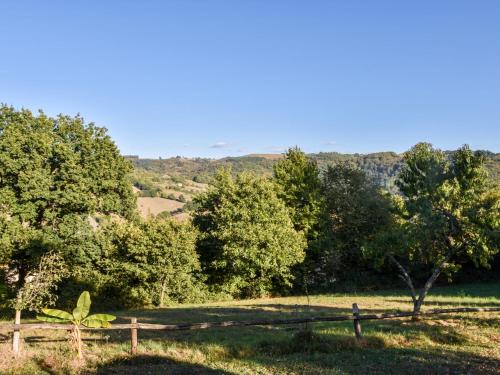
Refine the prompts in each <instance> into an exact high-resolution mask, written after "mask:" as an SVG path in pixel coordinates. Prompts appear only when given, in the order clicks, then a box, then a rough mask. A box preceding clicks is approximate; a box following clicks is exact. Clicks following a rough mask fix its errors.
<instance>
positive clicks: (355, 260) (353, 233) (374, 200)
mask: <svg viewBox="0 0 500 375" xmlns="http://www.w3.org/2000/svg"><path fill="white" fill-rule="evenodd" d="M321 193H322V196H323V204H322V209H321V214H320V228H321V235H320V236H319V237H318V240H317V241H316V242H315V246H314V247H315V252H314V257H313V260H314V262H313V263H314V268H315V270H316V272H315V273H314V278H315V282H316V283H317V284H320V285H323V286H328V285H330V284H331V282H332V281H341V282H342V283H344V284H348V283H354V284H358V283H359V282H362V280H361V279H363V278H366V274H367V273H366V271H367V269H368V268H369V267H368V264H367V263H366V262H365V261H364V259H363V256H362V245H363V243H364V242H365V241H367V240H368V239H370V238H371V237H372V236H373V235H374V234H375V233H377V231H378V230H380V229H381V228H383V227H385V226H386V225H387V222H388V221H389V220H390V202H389V199H388V198H387V195H386V194H384V193H382V192H381V190H380V188H379V187H378V186H377V185H376V184H375V182H374V181H373V180H372V179H371V178H369V177H368V176H367V175H366V173H365V172H364V171H362V170H361V169H359V168H358V167H356V166H354V165H352V164H349V163H339V164H336V165H333V166H328V167H327V169H326V170H325V171H324V173H323V174H322V178H321Z"/></svg>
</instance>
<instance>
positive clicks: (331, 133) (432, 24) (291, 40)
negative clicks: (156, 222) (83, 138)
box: [0, 0, 500, 157]
mask: <svg viewBox="0 0 500 375" xmlns="http://www.w3.org/2000/svg"><path fill="white" fill-rule="evenodd" d="M0 35H1V47H0V102H4V103H7V104H10V105H13V106H15V107H26V108H29V109H32V110H36V109H38V108H42V109H44V110H45V112H47V113H48V114H51V115H53V114H57V113H61V112H62V113H66V114H71V115H74V114H76V113H80V114H81V115H82V116H83V117H84V118H85V119H86V120H88V121H93V122H96V123H97V124H98V125H102V126H106V127H107V128H108V129H109V132H110V134H111V136H112V137H113V139H115V141H116V142H117V144H118V146H119V147H120V149H121V150H122V152H123V153H125V154H138V155H141V156H143V157H158V156H162V157H166V156H175V155H183V156H210V157H220V156H225V155H243V154H248V153H275V152H281V151H282V150H283V149H284V148H285V147H287V146H293V145H299V146H300V147H302V148H303V149H304V150H305V151H307V152H317V151H340V152H360V153H366V152H373V151H382V150H393V151H397V152H401V151H404V150H406V149H408V148H409V147H410V146H411V145H413V144H414V143H416V142H418V141H429V142H432V143H433V144H435V145H436V146H438V147H440V148H444V149H452V148H456V147H458V146H460V145H461V144H463V143H469V144H470V145H471V146H472V147H473V148H481V149H489V150H492V151H496V152H500V1H496V0H493V1H486V0H480V1H475V0H470V1H459V0H450V1H444V0H440V1H435V0H432V1H400V0H394V1H382V0H377V1H371V0H365V1H353V0H349V1H340V0H339V1H336V0H326V1H319V0H311V1H307V0H302V1H292V0H283V1H279V0H227V1H216V0H198V1H190V0H179V1H166V0H165V1H150V0H146V1H139V0H136V1H125V0H122V1H110V0H107V1H89V0H85V1H83V0H82V1H52V0H51V1H23V0H15V1H13V0H12V1H10V0H0Z"/></svg>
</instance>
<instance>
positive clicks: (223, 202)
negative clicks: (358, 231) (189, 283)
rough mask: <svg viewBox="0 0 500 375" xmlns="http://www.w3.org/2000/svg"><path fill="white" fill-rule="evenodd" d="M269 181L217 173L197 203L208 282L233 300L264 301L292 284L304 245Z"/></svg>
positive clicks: (301, 257)
mask: <svg viewBox="0 0 500 375" xmlns="http://www.w3.org/2000/svg"><path fill="white" fill-rule="evenodd" d="M275 189H276V186H275V184H273V182H272V181H270V180H268V179H265V178H258V177H255V176H254V175H252V174H247V173H243V174H239V175H237V176H236V178H235V179H233V178H232V177H231V173H230V172H229V171H227V170H225V171H224V170H222V171H219V173H218V174H217V175H216V177H215V179H214V182H213V185H212V186H211V187H210V188H209V190H208V191H207V192H206V193H204V194H203V195H201V196H200V197H198V198H196V202H197V204H198V208H197V210H196V212H195V214H194V223H195V225H196V226H197V227H198V229H199V230H200V232H201V233H202V237H201V239H200V241H199V245H198V251H199V253H200V257H201V260H202V264H203V267H204V270H205V272H206V273H207V274H208V275H209V282H210V283H211V284H213V285H218V286H220V287H222V290H223V291H225V292H227V293H229V294H231V295H233V296H237V297H248V296H262V295H266V294H269V293H270V292H272V291H275V290H278V289H280V288H283V287H288V286H290V284H291V281H292V279H293V275H292V272H291V267H292V266H294V265H296V264H298V263H300V262H302V260H303V259H304V248H305V246H306V242H305V239H304V235H303V233H302V232H298V231H296V230H295V229H294V226H293V222H292V220H291V219H290V215H289V211H288V210H287V208H286V206H285V204H284V203H283V201H282V200H281V199H279V198H278V197H277V195H276V191H275Z"/></svg>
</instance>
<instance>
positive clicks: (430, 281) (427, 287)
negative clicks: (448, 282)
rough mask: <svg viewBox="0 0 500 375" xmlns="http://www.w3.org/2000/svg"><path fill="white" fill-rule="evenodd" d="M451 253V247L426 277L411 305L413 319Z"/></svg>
mask: <svg viewBox="0 0 500 375" xmlns="http://www.w3.org/2000/svg"><path fill="white" fill-rule="evenodd" d="M453 254H454V251H453V249H450V250H449V251H448V253H447V254H446V256H445V257H444V259H443V260H442V261H441V263H439V265H437V266H436V268H434V271H433V272H432V274H431V276H430V277H429V278H428V279H427V281H426V282H425V284H424V286H423V287H422V289H420V294H419V296H418V299H417V301H416V302H415V305H414V307H413V313H414V314H415V315H414V317H413V318H414V319H416V316H417V315H418V314H419V313H420V309H421V307H422V305H423V303H424V299H425V297H426V296H427V293H429V290H430V289H431V287H432V285H434V282H435V281H436V280H437V278H438V277H439V275H440V274H441V271H442V270H443V267H444V266H445V265H446V263H447V262H448V261H449V260H450V258H451V256H452V255H453Z"/></svg>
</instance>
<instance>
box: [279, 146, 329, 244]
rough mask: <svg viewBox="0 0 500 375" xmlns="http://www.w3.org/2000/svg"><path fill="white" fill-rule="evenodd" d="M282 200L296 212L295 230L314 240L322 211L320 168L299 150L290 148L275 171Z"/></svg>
mask: <svg viewBox="0 0 500 375" xmlns="http://www.w3.org/2000/svg"><path fill="white" fill-rule="evenodd" d="M273 170H274V180H275V181H276V183H277V185H278V187H279V188H280V189H279V190H278V197H280V198H281V199H283V201H284V202H285V204H286V205H287V207H289V208H290V210H291V212H292V221H293V223H294V226H295V229H296V230H298V231H303V232H304V233H306V235H309V237H312V238H314V236H315V233H311V232H313V229H314V227H315V225H316V223H317V219H318V212H319V207H320V195H319V190H320V181H319V171H318V166H317V164H316V162H315V161H314V160H311V159H309V158H308V157H307V156H306V154H305V153H304V152H303V151H301V150H300V149H299V148H298V147H295V148H290V149H289V150H288V151H287V152H286V154H285V157H284V158H283V159H281V160H279V161H278V162H277V163H276V164H275V165H274V167H273Z"/></svg>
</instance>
